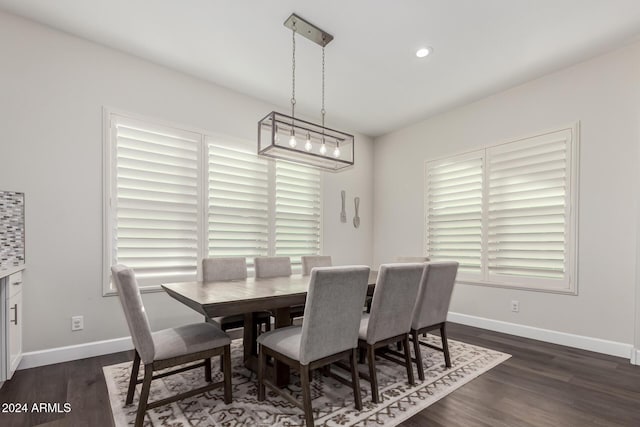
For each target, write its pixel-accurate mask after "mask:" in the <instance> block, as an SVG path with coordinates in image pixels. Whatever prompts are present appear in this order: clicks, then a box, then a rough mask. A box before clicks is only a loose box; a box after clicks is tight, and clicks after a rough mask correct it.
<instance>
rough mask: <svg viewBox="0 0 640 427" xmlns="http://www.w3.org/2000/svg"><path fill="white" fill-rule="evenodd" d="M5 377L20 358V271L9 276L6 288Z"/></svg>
mask: <svg viewBox="0 0 640 427" xmlns="http://www.w3.org/2000/svg"><path fill="white" fill-rule="evenodd" d="M7 296H8V298H7V300H6V304H7V306H6V307H7V311H6V313H7V315H8V317H9V319H8V320H7V361H8V363H7V379H9V378H11V377H12V376H13V373H14V372H15V370H16V369H17V368H18V365H19V364H20V360H21V359H22V272H18V273H15V274H12V275H11V276H9V280H8V288H7Z"/></svg>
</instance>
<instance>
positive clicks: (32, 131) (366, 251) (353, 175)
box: [0, 13, 373, 351]
mask: <svg viewBox="0 0 640 427" xmlns="http://www.w3.org/2000/svg"><path fill="white" fill-rule="evenodd" d="M211 54H212V55H213V54H214V52H211ZM0 58H2V66H0V129H1V130H2V134H1V136H0V138H1V139H0V163H1V166H0V189H3V190H14V191H24V192H25V193H26V215H27V216H26V238H27V241H26V250H27V270H26V272H25V276H24V277H25V288H24V307H25V308H24V314H23V316H24V350H25V351H34V350H40V349H49V348H54V347H60V346H66V345H72V344H80V343H86V342H92V341H96V340H105V339H110V338H116V337H122V336H126V335H128V331H127V328H126V325H125V321H124V316H123V314H122V309H121V308H120V305H119V302H118V299H117V297H103V296H102V288H101V277H102V268H103V266H102V170H101V168H102V149H101V147H102V107H103V106H104V105H106V106H110V107H113V108H117V109H120V110H124V111H130V112H133V113H137V114H141V115H145V116H149V117H154V118H158V119H160V120H166V121H169V122H173V123H180V124H184V125H188V126H194V127H196V128H201V129H205V130H209V131H212V132H216V133H221V134H226V135H230V136H233V137H236V138H246V139H248V140H255V139H256V132H257V130H256V129H257V121H258V120H259V119H260V118H262V117H263V116H264V115H265V114H266V113H268V112H269V111H271V110H273V109H275V107H274V106H273V105H269V104H267V103H264V102H261V101H259V100H256V99H254V98H251V97H248V96H245V95H241V94H238V93H236V92H232V91H230V90H227V89H225V88H222V87H219V86H216V85H212V84H209V83H207V82H204V81H202V80H198V79H195V78H192V77H189V76H187V75H184V74H181V73H178V72H175V71H172V70H170V69H167V68H164V67H161V66H157V65H154V64H152V63H149V62H146V61H143V60H141V59H138V58H135V57H132V56H129V55H126V54H123V53H120V52H118V51H115V50H112V49H109V48H106V47H103V46H100V45H97V44H93V43H90V42H87V41H84V40H81V39H79V38H76V37H72V36H69V35H66V34H64V33H61V32H58V31H55V30H52V29H49V28H47V27H43V26H40V25H37V24H34V23H32V22H30V21H25V20H23V19H21V18H17V17H15V16H13V15H9V14H5V13H0ZM285 90H286V88H285ZM283 99H284V100H285V101H284V102H286V99H288V98H287V96H286V92H284V93H283ZM356 146H357V149H356V162H357V164H356V167H355V168H353V169H352V170H350V171H346V172H342V173H339V174H335V175H334V174H326V178H325V181H324V190H325V191H324V197H325V201H326V203H325V207H324V212H325V222H324V230H325V235H324V251H325V253H327V254H331V255H333V257H334V261H335V263H362V264H371V260H372V247H373V239H372V228H373V221H372V219H371V211H372V199H373V191H372V181H373V176H372V173H373V172H372V170H373V169H372V163H373V148H372V144H371V141H370V139H369V138H367V137H364V136H362V135H356ZM342 189H344V190H346V191H347V193H348V195H349V197H353V196H354V195H359V196H360V197H361V199H362V206H361V209H362V218H363V219H362V225H361V226H360V228H359V229H358V230H355V229H354V228H353V227H352V226H351V227H350V226H349V225H348V224H340V223H339V212H340V207H339V203H340V190H342ZM352 212H353V209H351V210H350V213H352ZM143 299H144V302H145V304H146V306H147V312H148V314H149V317H150V321H151V325H152V328H154V329H156V328H162V327H168V326H175V325H176V324H180V323H182V322H186V321H191V320H200V319H201V318H200V316H199V315H196V314H195V313H194V312H193V311H191V310H190V309H188V308H186V307H184V306H183V305H182V304H180V303H178V302H176V301H174V300H172V299H171V298H169V297H168V296H167V295H165V294H164V293H154V294H145V295H144V296H143ZM73 315H84V317H85V329H84V330H83V331H80V332H71V330H70V329H71V328H70V325H71V323H70V322H71V321H70V318H71V316H73Z"/></svg>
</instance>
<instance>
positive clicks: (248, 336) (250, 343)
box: [242, 313, 258, 366]
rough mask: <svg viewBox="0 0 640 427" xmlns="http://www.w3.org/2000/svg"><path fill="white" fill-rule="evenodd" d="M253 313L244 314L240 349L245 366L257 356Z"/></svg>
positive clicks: (256, 335)
mask: <svg viewBox="0 0 640 427" xmlns="http://www.w3.org/2000/svg"><path fill="white" fill-rule="evenodd" d="M255 318H256V316H255V313H245V314H244V332H243V334H244V335H243V338H242V347H243V348H244V363H245V366H247V364H248V363H250V361H251V359H252V358H255V357H257V355H258V344H257V343H256V339H257V338H258V334H257V331H256V327H255V324H256V322H255Z"/></svg>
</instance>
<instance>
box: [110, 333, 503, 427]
mask: <svg viewBox="0 0 640 427" xmlns="http://www.w3.org/2000/svg"><path fill="white" fill-rule="evenodd" d="M422 340H424V341H426V342H429V343H431V344H434V345H440V338H439V337H437V336H431V335H428V336H427V338H422ZM449 348H450V352H451V362H452V368H450V369H446V368H445V366H444V357H443V354H442V352H439V351H435V350H431V349H429V348H426V347H422V356H423V357H422V358H423V362H424V367H425V381H423V382H420V381H419V380H418V378H417V373H416V381H417V384H416V385H415V386H410V385H409V384H408V382H407V379H406V375H407V374H406V370H405V368H404V367H403V366H401V365H397V364H395V363H393V362H390V361H388V360H386V359H384V358H377V359H376V365H377V368H378V381H379V387H380V396H381V399H382V402H381V403H378V404H374V403H372V402H371V392H370V390H371V389H370V386H369V383H368V382H367V381H365V380H363V379H361V380H360V386H361V388H362V400H363V406H364V407H363V409H362V411H357V410H356V409H355V407H354V404H353V393H352V390H351V388H350V387H347V386H345V385H343V384H341V383H340V382H338V381H336V380H335V379H333V378H331V377H327V376H323V375H322V373H321V372H320V371H317V372H314V373H313V381H312V383H311V388H312V390H311V393H312V399H313V400H312V406H313V411H314V419H315V424H316V425H317V426H342V427H344V426H373V425H375V426H381V425H383V426H395V425H397V424H399V423H401V422H402V421H404V420H406V419H408V418H409V417H411V416H413V415H415V414H416V413H418V412H420V411H421V410H423V409H425V408H426V407H428V406H429V405H431V404H433V403H434V402H436V401H438V400H439V399H441V398H443V397H444V396H446V395H447V394H449V393H451V392H452V391H454V390H456V389H457V388H459V387H461V386H463V385H464V384H466V383H467V382H469V381H471V380H473V379H474V378H476V377H478V376H479V375H481V374H483V373H484V372H487V371H488V370H489V369H491V368H493V367H495V366H496V365H498V364H500V363H502V362H504V361H505V360H507V359H508V358H509V357H511V356H510V355H508V354H505V353H501V352H498V351H494V350H489V349H486V348H482V347H478V346H475V345H471V344H466V343H463V342H459V341H454V340H449ZM231 357H232V364H233V378H232V382H233V403H231V404H230V405H226V404H225V403H224V401H223V400H222V389H217V390H214V391H212V392H208V393H203V394H200V395H197V396H194V397H191V398H187V399H184V400H181V401H179V402H175V403H172V404H169V405H165V406H162V407H159V408H155V409H152V410H150V411H148V412H147V415H146V417H145V424H144V425H145V426H171V427H187V426H201V427H204V426H257V427H261V426H269V427H277V426H283V427H284V426H287V427H289V426H302V425H304V416H303V413H302V411H301V410H300V409H298V408H297V407H295V406H293V405H291V404H290V403H289V402H287V401H286V400H285V399H283V398H281V397H280V396H278V395H277V394H276V393H273V392H270V391H269V389H267V399H266V400H265V401H264V402H258V400H257V385H256V375H255V374H253V375H251V372H250V371H249V370H247V369H245V368H244V367H243V364H242V341H241V340H234V341H233V343H232V346H231ZM359 368H360V370H361V371H362V372H366V371H367V366H366V365H359ZM103 369H104V376H105V379H106V382H107V388H108V390H109V400H110V402H111V410H112V413H113V419H114V422H115V425H116V426H118V427H122V426H128V425H133V422H134V420H135V415H136V408H137V406H138V393H139V392H140V385H139V386H138V388H137V390H136V397H135V398H134V401H133V404H132V405H127V406H125V405H124V401H125V397H126V394H127V386H128V381H129V375H130V372H131V362H126V363H121V364H118V365H112V366H106V367H104V368H103ZM140 370H141V371H142V367H141V369H140ZM334 370H335V371H338V369H335V368H334ZM213 372H214V377H216V378H214V381H220V380H221V379H222V374H221V373H220V370H219V365H218V361H214V363H213ZM414 372H415V366H414ZM141 373H142V372H141ZM345 374H347V375H345V376H348V373H345ZM204 383H205V382H204V371H203V369H193V370H190V371H187V372H183V373H181V374H177V375H171V376H168V377H164V378H162V379H158V380H154V381H153V382H152V386H151V394H150V398H149V400H150V401H154V400H158V399H162V398H164V397H167V396H170V395H173V394H177V393H180V392H183V391H185V390H188V389H192V388H196V387H198V386H200V385H203V384H204ZM299 384H300V382H299V377H298V376H297V375H296V374H295V373H292V375H291V385H290V386H289V391H290V392H292V393H293V394H294V395H295V396H296V397H297V398H300V394H301V393H300V388H299Z"/></svg>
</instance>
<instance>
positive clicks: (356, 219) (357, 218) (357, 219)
mask: <svg viewBox="0 0 640 427" xmlns="http://www.w3.org/2000/svg"><path fill="white" fill-rule="evenodd" d="M353 203H354V204H355V206H356V216H354V217H353V226H354V227H355V228H358V227H360V216H359V214H358V210H359V209H360V197H356V198H355V199H353Z"/></svg>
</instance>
